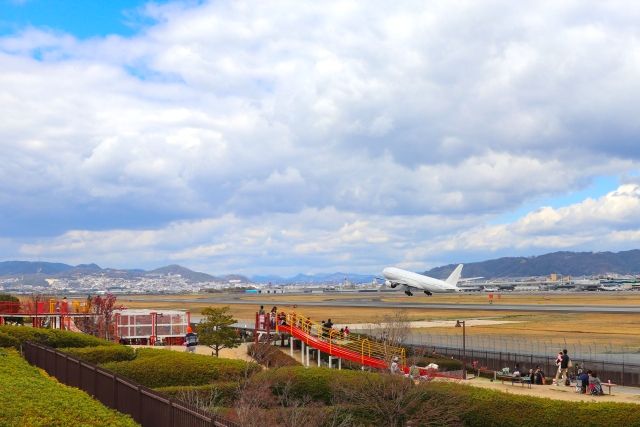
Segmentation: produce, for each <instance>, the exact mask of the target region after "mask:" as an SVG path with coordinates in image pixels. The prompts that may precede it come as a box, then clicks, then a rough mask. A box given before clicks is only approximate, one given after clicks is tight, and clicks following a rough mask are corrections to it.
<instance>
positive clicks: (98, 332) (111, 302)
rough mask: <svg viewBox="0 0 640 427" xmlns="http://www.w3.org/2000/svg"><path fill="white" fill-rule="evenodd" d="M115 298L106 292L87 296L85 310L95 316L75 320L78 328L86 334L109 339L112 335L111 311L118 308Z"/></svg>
mask: <svg viewBox="0 0 640 427" xmlns="http://www.w3.org/2000/svg"><path fill="white" fill-rule="evenodd" d="M116 299H117V298H116V296H115V295H113V294H106V295H105V296H104V297H102V296H100V295H97V296H95V297H93V298H92V297H91V296H87V302H86V309H87V312H88V313H94V314H96V315H97V316H86V317H83V318H81V319H78V320H77V321H76V325H77V326H78V328H80V329H81V330H82V331H83V332H85V333H87V334H91V335H95V336H97V337H100V338H104V339H107V340H108V339H110V338H111V336H113V335H114V334H113V332H114V331H112V329H113V311H114V310H117V309H119V307H116ZM120 308H121V307H120Z"/></svg>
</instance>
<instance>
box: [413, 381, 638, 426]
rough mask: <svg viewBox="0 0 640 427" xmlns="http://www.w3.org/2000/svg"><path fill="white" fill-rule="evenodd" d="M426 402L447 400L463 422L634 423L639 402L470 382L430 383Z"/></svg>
mask: <svg viewBox="0 0 640 427" xmlns="http://www.w3.org/2000/svg"><path fill="white" fill-rule="evenodd" d="M426 390H427V393H426V401H425V404H426V405H429V404H430V401H432V400H437V402H438V404H440V405H442V404H443V402H449V405H450V406H451V410H452V411H456V412H457V413H458V414H459V415H460V418H461V419H462V421H463V422H464V425H465V426H525V427H528V426H531V427H534V426H535V427H538V426H544V425H550V426H554V427H564V426H566V427H569V426H607V425H610V426H637V425H640V405H636V404H631V403H610V402H598V403H592V402H567V401H561V400H552V399H546V398H538V397H531V396H525V395H516V394H507V393H502V392H499V391H494V390H488V389H484V388H479V387H473V386H464V385H459V384H446V383H431V384H430V385H429V386H428V387H427V388H426Z"/></svg>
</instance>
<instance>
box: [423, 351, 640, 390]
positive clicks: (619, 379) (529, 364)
mask: <svg viewBox="0 0 640 427" xmlns="http://www.w3.org/2000/svg"><path fill="white" fill-rule="evenodd" d="M411 347H412V350H413V352H414V354H426V355H428V354H430V353H432V352H434V353H436V354H438V355H443V356H447V357H453V358H455V359H458V360H463V359H464V360H466V362H467V364H468V365H471V364H472V363H473V362H477V365H478V367H486V368H488V369H491V370H501V369H502V368H505V367H508V368H510V369H511V370H513V368H514V366H515V365H516V363H518V364H519V365H520V369H522V370H527V371H528V370H529V369H531V368H535V367H536V366H540V367H541V368H542V369H543V371H544V373H545V374H546V375H547V376H548V377H554V376H555V374H556V371H557V367H556V364H555V357H549V356H540V355H535V354H522V353H514V352H506V351H491V350H476V349H467V350H466V352H463V350H462V348H458V347H453V348H452V347H442V346H411ZM572 361H573V368H572V370H574V371H575V369H576V368H577V367H578V366H580V367H584V368H585V369H591V370H593V371H595V372H597V373H598V377H599V378H600V379H601V380H602V381H607V380H611V381H612V382H614V383H616V384H620V385H624V386H631V387H640V365H637V364H629V363H624V362H623V363H616V362H610V361H603V360H590V359H585V358H572Z"/></svg>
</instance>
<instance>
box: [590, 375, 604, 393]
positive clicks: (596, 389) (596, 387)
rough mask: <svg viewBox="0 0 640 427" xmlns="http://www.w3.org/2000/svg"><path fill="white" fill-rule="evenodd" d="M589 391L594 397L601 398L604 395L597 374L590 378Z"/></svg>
mask: <svg viewBox="0 0 640 427" xmlns="http://www.w3.org/2000/svg"><path fill="white" fill-rule="evenodd" d="M589 390H590V392H591V394H592V395H594V396H601V395H603V394H604V392H603V391H602V383H601V382H600V378H598V374H597V373H595V372H594V373H593V374H592V375H591V378H589Z"/></svg>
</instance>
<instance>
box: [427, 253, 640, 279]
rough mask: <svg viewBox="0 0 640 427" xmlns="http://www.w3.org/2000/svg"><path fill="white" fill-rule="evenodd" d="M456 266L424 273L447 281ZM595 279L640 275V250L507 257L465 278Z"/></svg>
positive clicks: (467, 268) (470, 269)
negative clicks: (531, 277)
mask: <svg viewBox="0 0 640 427" xmlns="http://www.w3.org/2000/svg"><path fill="white" fill-rule="evenodd" d="M456 265H457V264H449V265H444V266H441V267H436V268H432V269H431V270H429V271H425V272H424V274H426V275H427V276H432V277H436V278H446V277H447V276H448V275H449V274H450V273H451V272H452V271H453V269H454V268H455V267H456ZM551 273H558V274H563V275H571V276H574V277H575V276H596V275H605V274H607V273H617V274H638V273H640V250H639V249H634V250H630V251H622V252H553V253H549V254H545V255H540V256H532V257H506V258H497V259H492V260H488V261H482V262H470V263H467V264H465V265H464V269H463V270H462V277H480V276H481V277H485V278H488V279H491V278H499V277H526V276H547V275H549V274H551Z"/></svg>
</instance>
